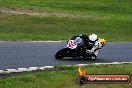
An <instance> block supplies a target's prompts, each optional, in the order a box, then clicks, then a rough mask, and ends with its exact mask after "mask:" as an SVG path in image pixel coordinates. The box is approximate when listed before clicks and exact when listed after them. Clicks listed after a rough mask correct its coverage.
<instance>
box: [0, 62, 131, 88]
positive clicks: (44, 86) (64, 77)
mask: <svg viewBox="0 0 132 88" xmlns="http://www.w3.org/2000/svg"><path fill="white" fill-rule="evenodd" d="M131 66H132V64H124V65H89V66H87V67H85V70H86V73H87V74H130V75H131V76H132V68H131ZM61 68H66V69H67V70H64V71H59V72H56V71H53V72H40V73H39V72H38V73H36V74H25V75H20V76H14V77H13V76H12V77H8V78H4V79H0V88H80V85H78V84H76V77H77V76H78V67H61ZM96 87H98V88H131V87H132V82H131V83H129V84H86V85H84V88H96Z"/></svg>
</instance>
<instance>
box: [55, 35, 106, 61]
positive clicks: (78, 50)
mask: <svg viewBox="0 0 132 88" xmlns="http://www.w3.org/2000/svg"><path fill="white" fill-rule="evenodd" d="M103 40H104V39H103ZM104 41H105V40H104ZM101 44H102V46H103V45H105V42H101ZM91 48H92V47H91V46H86V45H85V40H84V39H82V38H81V37H79V36H76V37H75V36H74V38H73V37H72V38H71V39H69V41H67V46H66V47H65V48H63V49H61V50H59V51H58V52H57V53H56V54H55V58H56V59H62V58H64V57H73V58H76V57H79V58H88V59H90V58H91V57H92V54H88V53H87V54H86V49H89V50H90V49H91ZM94 60H95V59H94Z"/></svg>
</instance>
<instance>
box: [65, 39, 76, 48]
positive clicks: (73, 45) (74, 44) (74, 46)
mask: <svg viewBox="0 0 132 88" xmlns="http://www.w3.org/2000/svg"><path fill="white" fill-rule="evenodd" d="M67 47H68V48H70V49H75V48H76V47H77V44H76V42H75V41H74V40H69V41H68V43H67Z"/></svg>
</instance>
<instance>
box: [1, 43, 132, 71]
mask: <svg viewBox="0 0 132 88" xmlns="http://www.w3.org/2000/svg"><path fill="white" fill-rule="evenodd" d="M65 46H66V43H65V42H26V41H25V42H0V69H1V70H3V69H12V68H14V69H15V68H23V67H34V66H46V65H60V64H65V65H69V64H70V65H75V64H88V63H107V62H129V61H132V42H127V43H125V42H117V43H114V42H113V43H108V44H107V45H106V46H105V47H103V48H102V50H101V52H100V53H99V55H98V57H97V60H96V61H89V60H81V59H79V58H78V59H73V58H68V59H63V60H56V59H55V57H54V55H55V53H56V52H57V51H58V50H59V49H61V48H63V47H65Z"/></svg>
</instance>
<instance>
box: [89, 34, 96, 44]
mask: <svg viewBox="0 0 132 88" xmlns="http://www.w3.org/2000/svg"><path fill="white" fill-rule="evenodd" d="M97 39H98V37H97V35H96V34H91V35H90V36H89V40H90V41H89V42H90V43H94V42H95V41H97Z"/></svg>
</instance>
